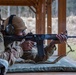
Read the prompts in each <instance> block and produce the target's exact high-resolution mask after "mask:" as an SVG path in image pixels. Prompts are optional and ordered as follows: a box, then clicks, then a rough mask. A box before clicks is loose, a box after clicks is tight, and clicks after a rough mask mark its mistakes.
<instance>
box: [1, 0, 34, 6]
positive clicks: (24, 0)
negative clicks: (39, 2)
mask: <svg viewBox="0 0 76 75" xmlns="http://www.w3.org/2000/svg"><path fill="white" fill-rule="evenodd" d="M0 5H5V6H16V5H17V6H33V4H32V3H31V2H30V0H0Z"/></svg>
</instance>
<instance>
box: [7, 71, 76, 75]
mask: <svg viewBox="0 0 76 75" xmlns="http://www.w3.org/2000/svg"><path fill="white" fill-rule="evenodd" d="M7 75H76V72H39V73H8V74H7Z"/></svg>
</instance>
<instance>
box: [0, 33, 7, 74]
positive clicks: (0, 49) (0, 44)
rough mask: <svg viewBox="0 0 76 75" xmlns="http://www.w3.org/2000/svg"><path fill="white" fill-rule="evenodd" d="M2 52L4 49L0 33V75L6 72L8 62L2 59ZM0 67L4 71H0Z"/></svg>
mask: <svg viewBox="0 0 76 75" xmlns="http://www.w3.org/2000/svg"><path fill="white" fill-rule="evenodd" d="M4 50H5V47H4V40H3V35H2V33H1V32H0V75H5V74H6V72H7V70H8V61H7V60H5V59H4V58H3V57H2V55H3V54H4ZM1 66H2V67H4V69H2V68H1ZM1 69H2V72H1Z"/></svg>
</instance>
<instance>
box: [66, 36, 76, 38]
mask: <svg viewBox="0 0 76 75" xmlns="http://www.w3.org/2000/svg"><path fill="white" fill-rule="evenodd" d="M67 38H76V36H67Z"/></svg>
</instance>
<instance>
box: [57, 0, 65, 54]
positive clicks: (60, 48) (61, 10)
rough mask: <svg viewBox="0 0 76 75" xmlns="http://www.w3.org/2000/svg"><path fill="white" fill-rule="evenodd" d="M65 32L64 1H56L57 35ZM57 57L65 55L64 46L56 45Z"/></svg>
mask: <svg viewBox="0 0 76 75" xmlns="http://www.w3.org/2000/svg"><path fill="white" fill-rule="evenodd" d="M65 31H66V0H58V33H61V32H65ZM58 55H66V44H65V43H63V44H60V45H58Z"/></svg>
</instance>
